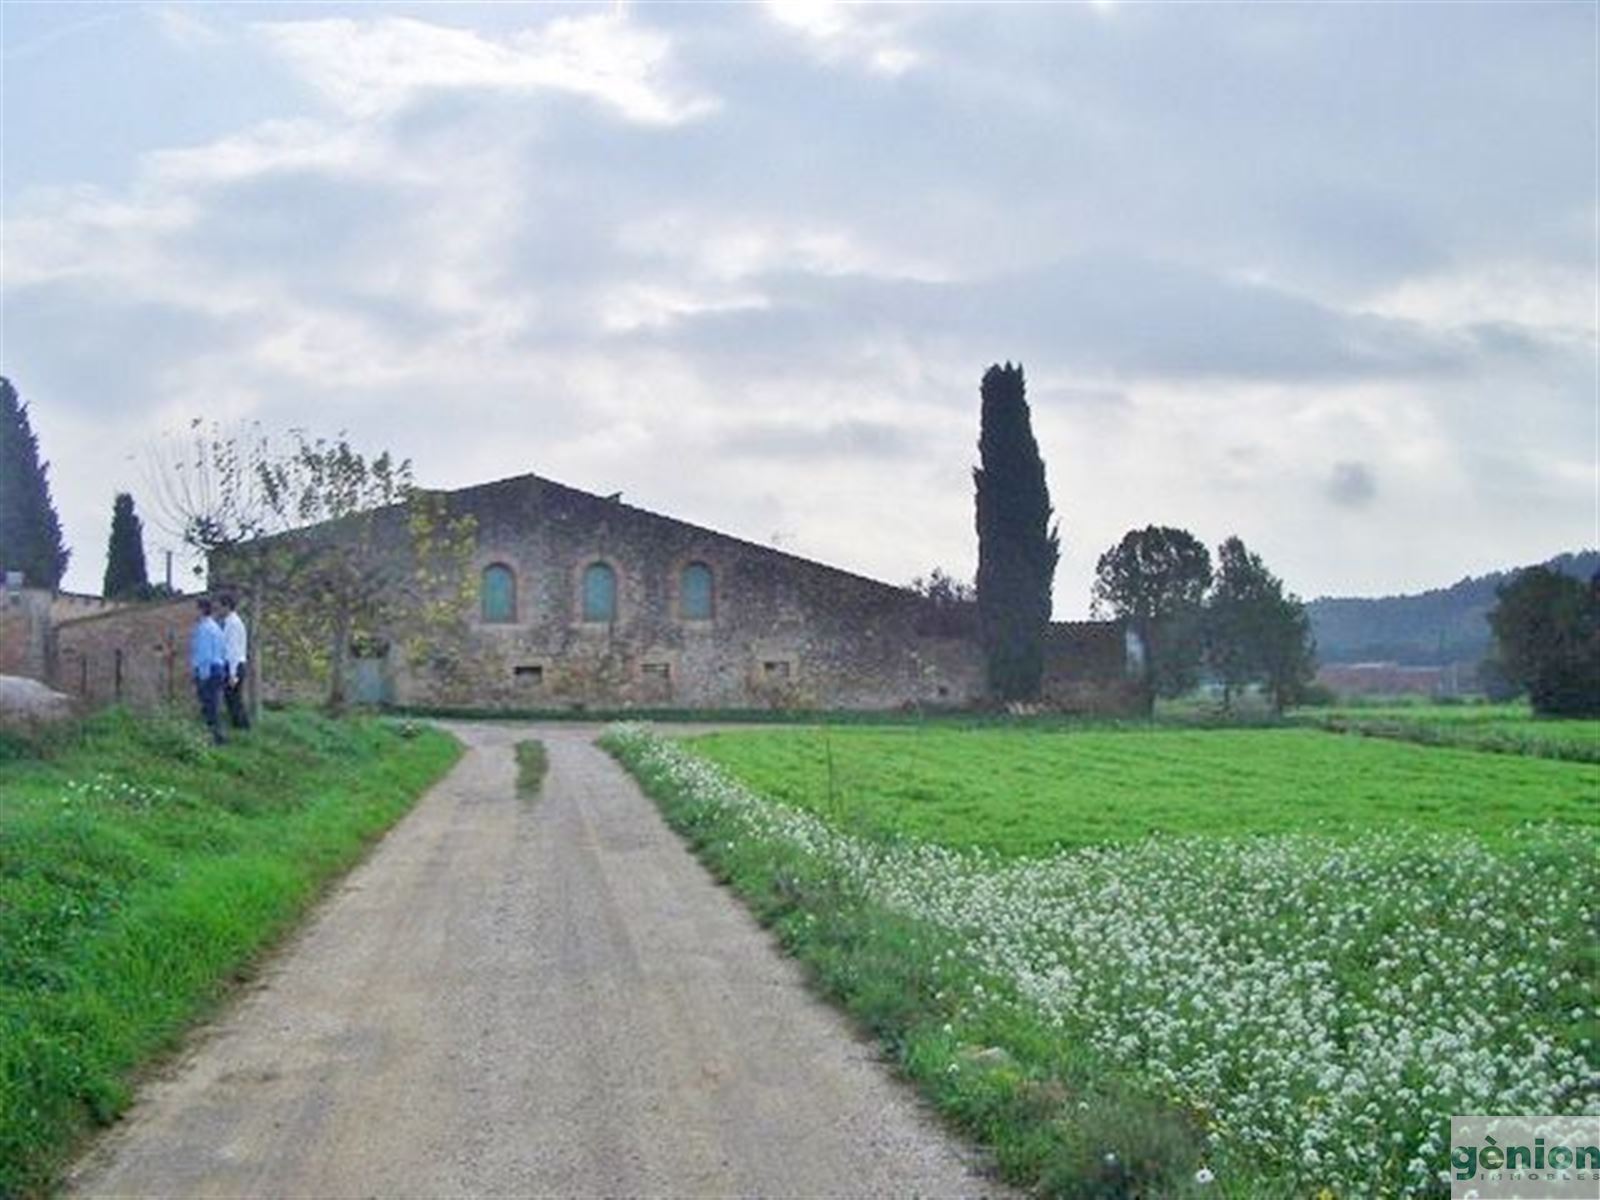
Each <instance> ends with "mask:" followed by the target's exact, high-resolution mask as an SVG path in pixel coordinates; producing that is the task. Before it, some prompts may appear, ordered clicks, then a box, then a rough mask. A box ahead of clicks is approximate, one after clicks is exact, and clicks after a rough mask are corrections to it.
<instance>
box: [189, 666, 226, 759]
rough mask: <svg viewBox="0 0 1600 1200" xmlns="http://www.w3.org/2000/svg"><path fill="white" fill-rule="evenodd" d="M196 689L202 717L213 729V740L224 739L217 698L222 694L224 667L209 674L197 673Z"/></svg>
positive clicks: (210, 728) (208, 727)
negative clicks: (218, 717)
mask: <svg viewBox="0 0 1600 1200" xmlns="http://www.w3.org/2000/svg"><path fill="white" fill-rule="evenodd" d="M194 691H195V695H196V696H198V697H199V699H200V719H201V720H202V721H204V722H205V723H206V728H207V729H209V730H211V740H212V741H213V742H220V741H222V726H221V725H220V724H219V723H218V721H217V698H218V697H219V696H220V695H221V694H222V668H221V667H217V668H215V669H214V670H213V671H212V672H211V674H209V675H196V676H195V677H194Z"/></svg>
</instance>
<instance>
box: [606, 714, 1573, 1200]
mask: <svg viewBox="0 0 1600 1200" xmlns="http://www.w3.org/2000/svg"><path fill="white" fill-rule="evenodd" d="M1498 719H1501V720H1517V719H1519V718H1516V717H1512V716H1508V715H1502V716H1500V717H1499V718H1498ZM1522 720H1523V722H1524V723H1529V722H1527V721H1526V719H1525V718H1522ZM607 744H608V746H609V747H610V748H611V749H612V751H613V753H615V754H616V755H617V756H618V757H619V758H620V759H621V760H622V761H623V762H624V763H625V764H626V765H627V766H628V767H629V768H630V769H631V770H632V771H633V772H634V774H635V775H636V776H637V777H638V778H639V779H640V781H641V782H642V783H643V784H644V785H645V787H646V788H647V790H649V791H650V793H651V794H652V795H653V796H654V797H655V798H656V799H657V801H658V802H659V803H660V804H661V807H662V811H663V812H664V813H665V815H666V817H667V819H668V821H669V822H670V823H671V824H672V825H673V827H674V828H676V829H677V830H679V832H680V833H682V834H683V835H684V837H685V838H686V839H687V840H688V841H689V842H690V844H691V845H692V846H694V847H695V848H696V849H697V851H698V852H699V853H700V855H701V856H702V858H703V859H704V860H705V861H706V863H707V864H708V866H709V867H710V868H711V869H712V870H713V871H714V872H715V873H716V874H717V875H718V877H719V878H722V879H725V880H727V881H728V882H729V884H730V885H731V886H732V887H733V888H734V889H735V890H736V891H737V892H738V893H739V894H740V895H742V896H743V897H744V898H745V899H746V901H747V902H748V903H749V904H750V905H751V907H752V909H753V910H754V911H755V912H756V913H757V914H758V915H759V916H760V917H761V918H762V919H763V920H764V921H766V922H768V923H769V924H770V925H771V926H772V927H773V928H774V929H775V931H776V933H777V935H778V937H779V938H780V939H781V941H782V942H783V944H784V945H785V946H786V947H787V948H788V949H789V950H790V951H791V952H792V953H794V954H795V955H796V956H797V957H799V958H800V959H801V960H802V961H804V962H805V963H807V964H808V966H809V968H810V969H811V972H812V975H813V978H814V979H815V980H816V981H817V984H818V986H819V987H820V988H821V989H822V990H824V991H825V992H826V993H827V994H828V995H830V996H831V997H833V998H834V999H835V1000H837V1001H838V1002H839V1003H840V1004H842V1005H843V1006H844V1007H845V1008H847V1009H848V1010H849V1011H850V1012H852V1013H853V1014H854V1015H855V1016H856V1018H857V1019H858V1020H860V1021H861V1022H862V1023H863V1025H864V1026H865V1027H867V1028H869V1029H871V1030H872V1031H874V1032H875V1033H876V1034H877V1035H878V1037H879V1038H880V1039H881V1041H882V1042H883V1044H884V1046H885V1048H886V1051H887V1052H888V1053H889V1054H890V1055H891V1057H892V1058H893V1059H894V1060H895V1061H896V1062H898V1063H899V1064H900V1067H901V1069H902V1070H903V1071H904V1072H905V1073H906V1074H907V1075H908V1076H909V1077H911V1078H912V1079H914V1080H915V1081H916V1082H917V1083H918V1085H919V1086H920V1087H921V1088H922V1090H923V1092H924V1094H925V1095H927V1096H928V1098H929V1099H930V1100H931V1101H932V1103H933V1104H934V1105H935V1106H936V1107H937V1108H939V1109H940V1111H942V1112H943V1113H945V1114H946V1116H947V1117H949V1118H950V1119H951V1120H953V1121H955V1122H956V1123H958V1124H959V1125H961V1126H962V1127H963V1128H965V1129H967V1130H968V1131H969V1132H971V1133H972V1134H973V1136H975V1137H976V1138H977V1139H978V1140H980V1141H981V1142H983V1143H984V1144H986V1145H987V1146H989V1147H990V1148H991V1149H992V1150H993V1152H994V1154H995V1157H996V1160H997V1162H998V1163H999V1165H1000V1167H1001V1170H1002V1171H1003V1172H1004V1173H1005V1175H1006V1176H1007V1177H1008V1178H1010V1179H1012V1180H1013V1181H1015V1182H1018V1183H1021V1184H1023V1185H1026V1186H1028V1187H1030V1188H1033V1189H1036V1190H1038V1191H1039V1192H1041V1193H1043V1194H1045V1195H1049V1196H1060V1197H1085V1198H1087V1197H1112V1196H1118V1197H1132V1196H1140V1195H1160V1196H1227V1197H1269V1196H1270V1197H1279V1196H1289V1195H1298V1196H1324V1195H1325V1196H1338V1197H1342V1196H1355V1195H1393V1196H1400V1195H1407V1196H1410V1195H1423V1196H1434V1195H1445V1194H1447V1192H1448V1189H1447V1187H1446V1185H1445V1179H1446V1177H1447V1175H1448V1172H1449V1169H1450V1162H1449V1158H1448V1153H1447V1151H1448V1118H1449V1116H1450V1114H1452V1113H1465V1112H1528V1113H1535V1112H1567V1113H1576V1112H1593V1111H1597V1110H1600V1087H1597V1086H1596V1085H1595V1084H1594V1083H1592V1082H1587V1083H1586V1082H1585V1081H1593V1080H1595V1079H1596V1078H1600V1061H1597V1054H1596V1049H1595V1046H1596V1042H1597V1041H1600V1009H1597V1007H1596V996H1595V988H1594V983H1595V978H1596V974H1597V968H1600V945H1597V942H1596V938H1595V932H1594V931H1595V928H1596V919H1597V914H1596V913H1595V911H1594V901H1595V897H1596V895H1600V854H1597V849H1600V767H1597V766H1595V765H1592V764H1588V763H1584V762H1565V761H1554V760H1551V759H1548V758H1539V757H1531V756H1527V755H1518V754H1506V753H1498V754H1490V753H1484V752H1482V751H1478V750H1468V749H1459V748H1454V747H1447V746H1439V745H1418V744H1414V743H1412V742H1406V741H1399V740H1390V739H1385V738H1370V737H1355V736H1337V735H1333V734H1330V733H1328V732H1324V731H1322V730H1319V729H1312V728H1282V727H1279V728H1258V729H1233V730H1226V729H1224V730H1213V731H1203V730H1175V729H1171V728H1160V727H1156V728H1151V727H1148V726H1147V727H1145V728H1144V729H1142V730H1140V729H1136V728H1129V729H1126V730H1122V731H1116V730H1106V729H1084V730H1077V731H1073V730H1055V731H1051V730H1040V729H1036V728H1035V729H1028V728H1017V729H1004V728H984V729H970V730H959V729H953V728H950V727H939V726H929V727H927V728H922V729H917V728H905V727H893V728H889V727H884V728H877V729H873V728H830V729H759V730H755V729H752V730H748V731H733V732H719V733H714V734H708V735H702V736H698V737H693V738H690V739H686V740H679V741H672V740H668V739H666V738H662V737H658V736H655V735H652V734H650V733H649V732H648V731H646V730H643V729H638V728H623V729H620V730H618V731H616V732H614V733H613V734H612V735H611V736H610V738H609V739H608V742H607Z"/></svg>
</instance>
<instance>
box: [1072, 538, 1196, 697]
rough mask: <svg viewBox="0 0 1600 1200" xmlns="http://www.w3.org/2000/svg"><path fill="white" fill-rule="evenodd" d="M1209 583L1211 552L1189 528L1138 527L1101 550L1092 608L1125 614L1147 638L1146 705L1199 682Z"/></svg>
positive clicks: (1145, 641) (1144, 677) (1139, 633)
mask: <svg viewBox="0 0 1600 1200" xmlns="http://www.w3.org/2000/svg"><path fill="white" fill-rule="evenodd" d="M1210 585H1211V554H1210V552H1209V551H1208V550H1207V549H1206V548H1205V546H1203V545H1202V544H1201V543H1200V542H1199V541H1198V540H1197V539H1196V538H1195V536H1194V535H1193V534H1192V533H1189V532H1188V531H1187V530H1183V529H1172V528H1170V527H1168V526H1164V525H1150V526H1147V527H1146V528H1144V529H1132V530H1129V531H1128V532H1127V533H1126V534H1124V535H1123V538H1122V540H1121V541H1120V542H1118V543H1117V544H1116V545H1115V546H1113V547H1111V549H1109V550H1107V551H1106V552H1105V553H1104V554H1102V555H1101V556H1100V561H1099V563H1097V564H1096V566H1095V581H1094V609H1095V612H1096V613H1098V614H1104V613H1106V612H1110V613H1111V614H1113V615H1115V616H1118V617H1121V618H1122V619H1123V620H1125V621H1127V622H1128V625H1129V627H1130V628H1131V629H1132V630H1133V631H1134V632H1135V633H1136V634H1137V635H1138V637H1139V640H1140V642H1142V643H1143V645H1144V656H1143V666H1142V673H1143V690H1144V703H1145V712H1146V713H1150V712H1153V711H1154V708H1155V698H1156V695H1157V694H1158V693H1159V694H1161V695H1164V696H1173V695H1180V694H1182V693H1183V692H1185V691H1187V690H1188V689H1189V688H1191V687H1193V686H1194V684H1195V680H1196V678H1197V672H1198V668H1199V664H1200V656H1201V652H1202V648H1203V647H1202V641H1201V617H1202V612H1203V608H1202V606H1203V604H1204V601H1205V596H1206V589H1207V588H1208V587H1209V586H1210Z"/></svg>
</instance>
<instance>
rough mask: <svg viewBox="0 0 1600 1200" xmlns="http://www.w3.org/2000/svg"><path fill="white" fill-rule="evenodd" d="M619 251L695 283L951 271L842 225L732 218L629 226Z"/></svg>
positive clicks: (688, 216)
mask: <svg viewBox="0 0 1600 1200" xmlns="http://www.w3.org/2000/svg"><path fill="white" fill-rule="evenodd" d="M617 244H618V246H619V248H621V249H622V250H624V251H626V252H628V253H631V254H636V255H641V256H645V257H651V258H659V259H664V260H667V261H672V262H677V263H681V264H684V265H686V266H687V268H688V269H689V270H691V271H693V272H694V273H695V274H696V275H697V276H700V277H703V278H708V279H715V280H743V279H751V278H756V277H759V276H761V275H766V274H771V273H774V272H785V271H793V272H798V273H802V274H807V275H821V276H844V275H868V276H873V277H876V278H879V279H900V280H916V281H919V282H924V283H936V282H941V281H944V280H947V279H949V278H950V277H951V276H950V271H949V270H948V268H946V267H945V266H944V265H943V264H942V263H939V262H936V261H933V260H932V259H930V258H929V257H927V256H925V255H922V254H919V253H912V252H902V251H898V250H896V249H894V248H891V247H887V246H882V245H878V244H876V243H873V242H869V241H868V240H867V239H865V238H864V237H862V236H861V235H860V234H857V233H855V232H852V231H851V230H849V229H847V228H843V227H840V226H838V225H831V224H821V223H813V222H806V221H782V220H773V219H768V220H754V219H751V218H750V217H748V216H740V215H736V214H732V213H717V212H698V213H696V212H688V211H677V212H669V213H663V214H659V215H652V216H649V217H645V218H641V219H638V220H634V221H630V222H628V223H627V224H626V225H624V226H623V227H622V228H621V230H620V231H619V232H618V236H617Z"/></svg>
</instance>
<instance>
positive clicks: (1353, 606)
mask: <svg viewBox="0 0 1600 1200" xmlns="http://www.w3.org/2000/svg"><path fill="white" fill-rule="evenodd" d="M1543 565H1544V566H1547V567H1550V568H1552V569H1553V570H1557V571H1562V572H1565V573H1566V574H1568V575H1573V576H1576V577H1577V578H1579V579H1588V578H1589V577H1590V576H1592V575H1593V574H1594V572H1595V570H1596V568H1600V551H1594V550H1584V551H1581V552H1579V553H1577V554H1560V555H1557V556H1556V557H1555V558H1552V559H1551V560H1550V561H1549V562H1547V563H1545V564H1543ZM1524 569H1525V568H1523V567H1515V568H1512V569H1510V570H1506V571H1496V572H1494V573H1493V574H1489V575H1479V576H1478V577H1476V578H1472V579H1463V580H1462V581H1461V582H1460V583H1457V584H1452V585H1451V586H1450V587H1447V588H1435V589H1433V590H1432V591H1427V592H1422V593H1420V594H1418V595H1415V596H1383V597H1380V598H1377V599H1362V598H1354V597H1323V598H1322V599H1320V600H1312V601H1311V602H1310V603H1308V604H1307V605H1306V612H1307V614H1308V615H1309V616H1310V617H1311V629H1312V631H1313V632H1314V633H1315V634H1316V638H1317V658H1318V659H1319V660H1321V661H1322V662H1325V663H1352V662H1395V663H1402V664H1404V665H1407V666H1445V665H1447V664H1449V663H1470V664H1476V663H1477V662H1478V661H1479V660H1480V659H1482V658H1483V656H1484V655H1485V654H1487V653H1488V651H1489V623H1488V621H1487V620H1486V619H1485V618H1487V616H1488V615H1489V610H1490V609H1492V608H1493V607H1494V605H1495V588H1497V587H1498V586H1500V585H1501V584H1502V583H1505V582H1507V581H1508V580H1510V579H1511V578H1513V577H1514V576H1515V575H1516V574H1517V573H1518V572H1519V571H1522V570H1524Z"/></svg>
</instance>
